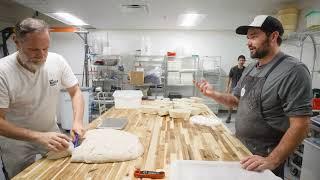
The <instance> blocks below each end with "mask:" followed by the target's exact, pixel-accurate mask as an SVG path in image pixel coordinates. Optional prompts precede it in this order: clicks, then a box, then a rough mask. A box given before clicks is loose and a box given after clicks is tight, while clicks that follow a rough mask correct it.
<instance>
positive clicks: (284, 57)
mask: <svg viewBox="0 0 320 180" xmlns="http://www.w3.org/2000/svg"><path fill="white" fill-rule="evenodd" d="M288 57H290V56H289V55H283V56H282V57H281V58H280V59H279V60H278V61H277V62H276V63H274V64H273V66H272V67H271V68H270V69H269V71H268V72H267V74H266V75H265V76H264V77H265V82H266V81H267V78H268V76H269V75H270V73H271V72H272V71H273V70H274V69H275V68H276V67H277V66H278V65H279V64H280V63H281V62H282V61H283V60H284V59H286V58H288ZM262 89H263V88H261V94H260V109H261V116H262V117H263V118H265V116H264V114H263V106H262V100H261V96H262Z"/></svg>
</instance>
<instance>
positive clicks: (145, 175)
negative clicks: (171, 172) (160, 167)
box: [134, 169, 165, 179]
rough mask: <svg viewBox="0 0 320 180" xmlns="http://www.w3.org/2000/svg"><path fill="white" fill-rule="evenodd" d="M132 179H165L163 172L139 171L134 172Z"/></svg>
mask: <svg viewBox="0 0 320 180" xmlns="http://www.w3.org/2000/svg"><path fill="white" fill-rule="evenodd" d="M134 177H136V178H151V179H163V178H164V177H165V172H163V171H160V172H157V171H141V170H140V169H137V170H135V171H134Z"/></svg>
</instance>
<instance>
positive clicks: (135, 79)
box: [129, 71, 144, 85]
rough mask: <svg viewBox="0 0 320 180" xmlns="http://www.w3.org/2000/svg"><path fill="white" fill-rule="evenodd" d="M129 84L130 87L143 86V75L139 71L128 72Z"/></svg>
mask: <svg viewBox="0 0 320 180" xmlns="http://www.w3.org/2000/svg"><path fill="white" fill-rule="evenodd" d="M129 77H130V84H132V85H143V84H144V73H143V72H141V71H130V73H129Z"/></svg>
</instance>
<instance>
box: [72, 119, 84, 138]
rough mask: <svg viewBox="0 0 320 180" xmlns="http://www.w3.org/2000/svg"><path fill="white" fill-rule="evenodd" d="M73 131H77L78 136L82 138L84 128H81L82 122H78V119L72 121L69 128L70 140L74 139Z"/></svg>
mask: <svg viewBox="0 0 320 180" xmlns="http://www.w3.org/2000/svg"><path fill="white" fill-rule="evenodd" d="M75 133H77V134H78V135H79V138H80V139H82V138H83V136H84V134H85V130H84V128H83V125H82V123H79V122H78V121H76V122H74V123H73V126H72V129H71V132H70V134H71V137H72V140H75V137H76V136H75Z"/></svg>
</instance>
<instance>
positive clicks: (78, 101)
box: [71, 88, 84, 123]
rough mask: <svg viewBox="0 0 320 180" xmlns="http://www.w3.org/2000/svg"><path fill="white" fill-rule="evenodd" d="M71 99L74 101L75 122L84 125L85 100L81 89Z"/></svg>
mask: <svg viewBox="0 0 320 180" xmlns="http://www.w3.org/2000/svg"><path fill="white" fill-rule="evenodd" d="M71 99H72V108H73V117H74V122H77V123H82V122H83V112H84V99H83V96H82V93H81V90H80V88H79V89H78V90H77V91H76V92H75V94H74V95H73V96H72V97H71Z"/></svg>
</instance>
